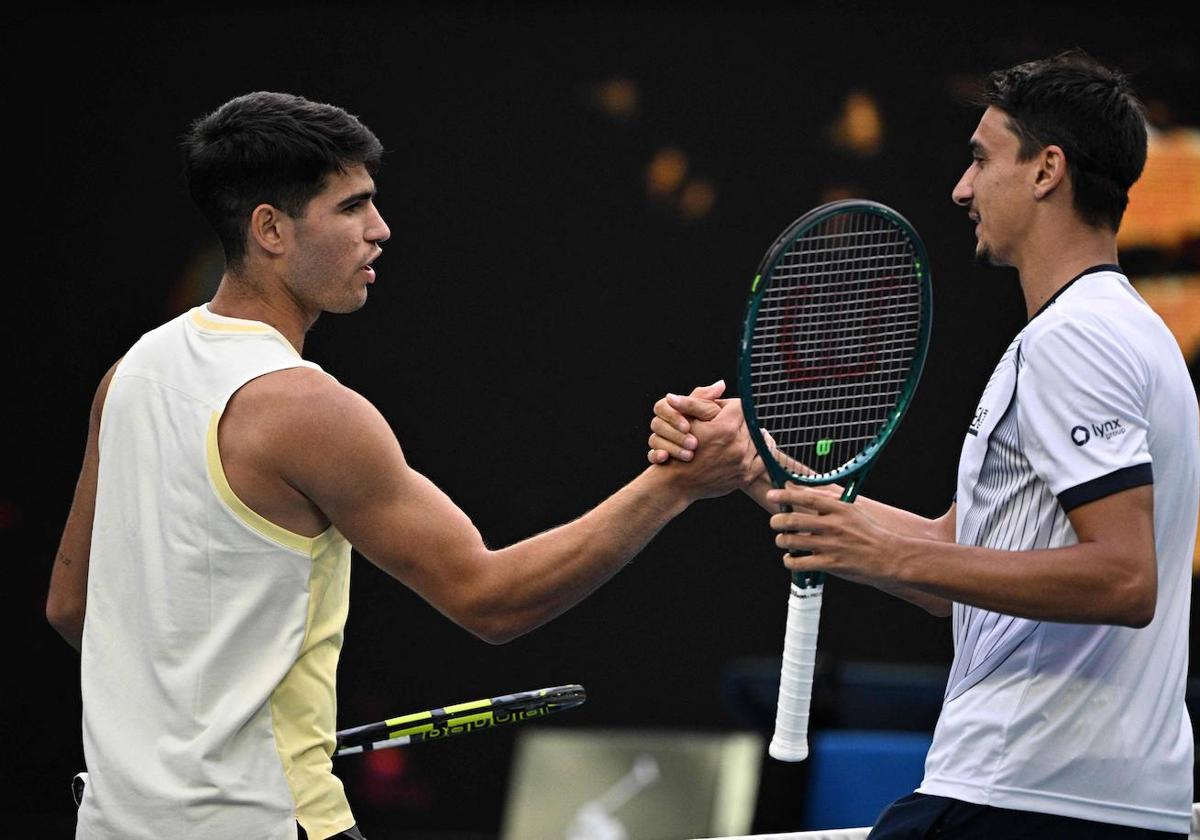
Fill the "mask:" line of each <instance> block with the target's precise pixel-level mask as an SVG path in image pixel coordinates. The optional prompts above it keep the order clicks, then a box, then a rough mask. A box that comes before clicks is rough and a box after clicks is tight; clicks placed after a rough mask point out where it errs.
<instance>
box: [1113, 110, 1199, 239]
mask: <svg viewBox="0 0 1200 840" xmlns="http://www.w3.org/2000/svg"><path fill="white" fill-rule="evenodd" d="M1196 236H1200V131H1198V130H1196V129H1194V128H1177V129H1173V130H1171V131H1168V132H1161V133H1160V132H1151V134H1150V143H1149V148H1148V149H1147V152H1146V168H1145V169H1144V170H1143V171H1142V177H1141V178H1140V179H1138V181H1137V183H1135V184H1134V185H1133V187H1132V188H1131V189H1130V190H1129V207H1128V209H1127V210H1126V211H1125V217H1124V218H1123V219H1122V220H1121V229H1120V231H1119V232H1118V233H1117V245H1118V246H1120V247H1123V248H1133V247H1145V248H1167V249H1173V248H1178V247H1180V246H1181V245H1182V244H1183V242H1184V240H1186V239H1187V238H1189V237H1196Z"/></svg>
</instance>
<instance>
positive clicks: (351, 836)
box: [296, 824, 367, 840]
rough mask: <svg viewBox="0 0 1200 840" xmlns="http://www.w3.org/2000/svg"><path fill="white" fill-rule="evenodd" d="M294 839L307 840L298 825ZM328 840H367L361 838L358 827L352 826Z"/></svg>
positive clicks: (306, 836)
mask: <svg viewBox="0 0 1200 840" xmlns="http://www.w3.org/2000/svg"><path fill="white" fill-rule="evenodd" d="M296 837H297V840H308V835H307V834H305V833H304V829H303V828H302V827H301V826H300V825H299V824H297V825H296ZM329 840H367V838H365V837H363V836H362V833H361V832H359V830H358V826H356V825H352V826H350V827H349V828H347V829H346V830H345V831H343V832H342V833H341V834H335V835H333V836H332V837H330V838H329Z"/></svg>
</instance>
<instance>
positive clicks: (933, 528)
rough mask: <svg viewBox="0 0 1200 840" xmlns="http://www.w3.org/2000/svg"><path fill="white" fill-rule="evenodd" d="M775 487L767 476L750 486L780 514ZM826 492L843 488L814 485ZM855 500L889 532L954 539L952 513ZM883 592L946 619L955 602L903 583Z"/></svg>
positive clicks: (833, 493) (832, 493)
mask: <svg viewBox="0 0 1200 840" xmlns="http://www.w3.org/2000/svg"><path fill="white" fill-rule="evenodd" d="M770 489H771V484H770V482H769V481H768V480H766V478H765V477H764V478H763V479H762V480H760V481H757V482H755V483H754V484H753V485H751V486H750V487H748V488H747V489H746V493H747V495H749V496H750V497H751V498H752V499H754V501H756V502H758V504H759V505H760V506H761V507H762V508H763V509H764V510H767V511H768V512H770V513H776V512H778V510H779V506H778V505H774V504H771V503H770V502H768V501H767V499H766V494H767V491H769V490H770ZM814 489H816V490H818V491H821V492H824V493H826V494H828V495H830V496H834V497H838V498H840V497H841V495H842V488H841V487H839V486H837V485H833V484H830V485H825V486H824V487H818V488H814ZM854 503H855V504H856V505H860V506H861V507H862V508H863V509H864V510H866V511H867V513H868V514H869V515H870V516H871V518H872V519H874V520H876V521H877V522H879V524H880V525H882V526H883V527H885V528H887V529H888V530H889V531H894V532H895V533H897V534H899V535H902V536H907V537H919V538H922V539H928V540H943V539H946V540H953V539H954V524H953V522H952V521H950V515H949V514H946V515H944V516H941V517H939V518H937V519H929V518H927V517H924V516H920V515H918V514H915V513H910V512H909V511H907V510H903V509H901V508H898V507H893V506H892V505H886V504H884V503H883V502H877V501H875V500H874V499H869V498H867V497H866V496H859V497H857V498H856V499H855V501H854ZM879 589H880V591H881V592H887V593H888V594H889V595H894V596H896V597H897V598H901V599H903V600H905V601H908V602H909V603H911V604H915V605H916V606H918V607H920V608H921V609H923V610H925V611H926V612H928V613H930V614H931V615H936V616H939V617H942V618H945V617H946V616H948V615H950V610H951V607H952V605H953V604H952V602H951V601H949V600H947V599H946V598H942V597H940V596H938V595H935V594H933V593H930V592H925V591H922V590H920V589H917V588H914V587H912V586H905V585H903V584H901V583H899V582H895V581H894V582H892V583H891V584H889V585H888V586H886V587H879Z"/></svg>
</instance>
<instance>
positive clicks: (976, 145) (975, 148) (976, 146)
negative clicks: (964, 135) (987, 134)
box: [967, 137, 986, 155]
mask: <svg viewBox="0 0 1200 840" xmlns="http://www.w3.org/2000/svg"><path fill="white" fill-rule="evenodd" d="M967 148H968V149H970V150H971V153H972V154H979V155H981V154H983V153H984V152H985V151H986V149H985V148H984V146H983V143H981V142H979V141H978V140H976V139H975V138H974V137H972V138H971V140H970V142H968V143H967Z"/></svg>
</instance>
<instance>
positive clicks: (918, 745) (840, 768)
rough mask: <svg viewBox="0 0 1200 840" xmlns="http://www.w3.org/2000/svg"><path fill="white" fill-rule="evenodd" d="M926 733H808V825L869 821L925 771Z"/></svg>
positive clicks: (840, 825) (929, 739) (843, 825)
mask: <svg viewBox="0 0 1200 840" xmlns="http://www.w3.org/2000/svg"><path fill="white" fill-rule="evenodd" d="M932 741H933V736H932V735H931V734H928V733H919V732H898V731H885V730H856V729H829V730H824V731H819V732H814V733H810V735H809V749H810V753H809V758H808V761H809V783H808V786H807V789H806V792H805V803H804V815H805V819H804V826H803V828H805V829H808V830H813V829H829V828H856V827H859V826H867V825H872V824H874V822H875V820H876V819H877V818H878V817H879V814H880V813H882V811H883V809H884V808H886V807H887V806H888V805H890V804H891V803H892V802H894V801H895V800H897V799H899V798H900V797H901V796H905V795H907V794H909V793H912V792H913V790H915V789H916V787H917V786H918V785H919V784H920V783H921V778H922V776H923V775H924V772H925V754H926V753H928V752H929V745H930V744H931V743H932Z"/></svg>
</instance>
